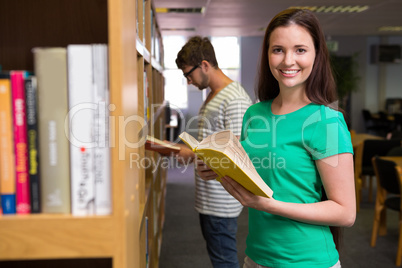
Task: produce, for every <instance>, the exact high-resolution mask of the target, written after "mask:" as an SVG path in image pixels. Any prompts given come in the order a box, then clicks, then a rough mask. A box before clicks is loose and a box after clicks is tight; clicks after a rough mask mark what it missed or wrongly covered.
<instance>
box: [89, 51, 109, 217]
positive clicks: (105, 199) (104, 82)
mask: <svg viewBox="0 0 402 268" xmlns="http://www.w3.org/2000/svg"><path fill="white" fill-rule="evenodd" d="M92 53H93V66H94V71H93V75H94V93H95V94H94V96H95V104H96V105H97V107H98V108H97V109H96V111H95V122H94V123H95V126H94V132H95V141H96V143H97V144H96V145H97V146H96V147H95V152H94V154H95V161H94V162H95V163H94V164H95V214H96V215H109V214H111V213H112V196H111V194H112V193H111V175H110V148H109V134H110V129H109V110H108V107H109V103H110V102H109V79H108V76H109V71H108V70H109V69H108V66H109V65H108V47H107V45H106V44H94V45H92Z"/></svg>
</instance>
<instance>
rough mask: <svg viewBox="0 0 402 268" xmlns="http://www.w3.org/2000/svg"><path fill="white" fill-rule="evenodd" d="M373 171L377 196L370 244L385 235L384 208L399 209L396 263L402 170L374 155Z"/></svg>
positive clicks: (401, 243) (401, 251) (400, 254)
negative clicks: (379, 236) (375, 178)
mask: <svg viewBox="0 0 402 268" xmlns="http://www.w3.org/2000/svg"><path fill="white" fill-rule="evenodd" d="M372 163H373V167H374V171H375V174H376V177H377V197H376V203H375V210H374V221H373V231H372V234H371V246H372V247H375V245H376V242H377V236H378V235H385V234H386V233H387V228H386V209H387V208H388V209H392V210H396V211H399V239H398V250H397V256H396V261H395V263H396V265H397V266H400V265H401V261H402V210H401V208H402V205H401V196H400V194H401V192H402V189H401V187H402V170H401V169H400V167H398V166H396V164H395V162H393V161H389V160H384V159H381V158H379V157H378V156H375V157H373V158H372Z"/></svg>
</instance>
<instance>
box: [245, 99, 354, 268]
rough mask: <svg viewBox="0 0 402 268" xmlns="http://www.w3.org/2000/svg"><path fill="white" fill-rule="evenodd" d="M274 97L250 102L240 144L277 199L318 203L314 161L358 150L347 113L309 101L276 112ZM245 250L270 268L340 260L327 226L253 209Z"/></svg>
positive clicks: (318, 180) (318, 184)
mask: <svg viewBox="0 0 402 268" xmlns="http://www.w3.org/2000/svg"><path fill="white" fill-rule="evenodd" d="M271 103H272V101H264V102H260V103H257V104H255V105H253V106H251V107H250V108H249V109H248V110H247V112H246V113H245V115H244V118H243V129H242V136H241V143H242V145H243V147H244V149H245V150H246V152H247V153H248V154H249V156H250V159H251V160H252V161H253V163H254V165H255V167H256V169H257V171H258V173H259V174H260V176H261V177H262V178H263V179H264V181H265V182H266V183H267V184H268V185H269V187H271V189H272V190H273V191H274V195H273V198H275V199H276V200H280V201H284V202H292V203H315V202H319V201H320V200H321V196H322V190H321V189H322V182H321V178H320V175H319V173H318V170H317V167H316V165H315V161H314V160H317V159H323V158H325V157H328V156H332V155H336V154H340V153H353V147H352V144H351V139H350V133H349V131H348V129H347V126H346V123H345V120H344V118H343V115H342V114H341V113H340V112H337V111H335V110H333V109H331V108H328V107H326V106H323V105H317V104H313V103H310V104H308V105H306V106H304V107H303V108H301V109H299V110H297V111H295V112H292V113H289V114H286V115H274V114H273V113H272V112H271ZM246 254H247V256H249V257H250V258H251V259H252V260H253V261H255V262H256V263H258V264H260V265H263V266H269V267H297V268H302V267H309V268H311V267H326V268H328V267H331V266H333V265H335V263H336V262H337V261H338V259H339V255H338V252H337V250H336V248H335V243H334V241H333V237H332V234H331V231H330V229H329V227H328V226H322V225H314V224H308V223H302V222H299V221H295V220H291V219H288V218H284V217H281V216H276V215H272V214H269V213H266V212H262V211H259V210H255V209H249V234H248V237H247V249H246Z"/></svg>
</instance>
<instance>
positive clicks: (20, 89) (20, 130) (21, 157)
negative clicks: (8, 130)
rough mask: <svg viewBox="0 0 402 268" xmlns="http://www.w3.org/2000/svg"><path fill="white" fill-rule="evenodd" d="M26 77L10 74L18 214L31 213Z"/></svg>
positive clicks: (17, 72) (21, 73) (22, 72)
mask: <svg viewBox="0 0 402 268" xmlns="http://www.w3.org/2000/svg"><path fill="white" fill-rule="evenodd" d="M24 76H25V72H24V71H11V72H10V78H11V91H12V97H11V99H12V107H13V122H14V124H13V125H14V148H15V149H14V150H15V171H16V198H17V199H16V205H17V213H18V214H28V213H30V212H31V205H30V193H29V175H28V139H27V121H26V106H25V86H24Z"/></svg>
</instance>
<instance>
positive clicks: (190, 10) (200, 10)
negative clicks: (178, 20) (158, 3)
mask: <svg viewBox="0 0 402 268" xmlns="http://www.w3.org/2000/svg"><path fill="white" fill-rule="evenodd" d="M155 11H156V13H191V14H202V13H204V11H205V7H190V8H166V7H158V8H155Z"/></svg>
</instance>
